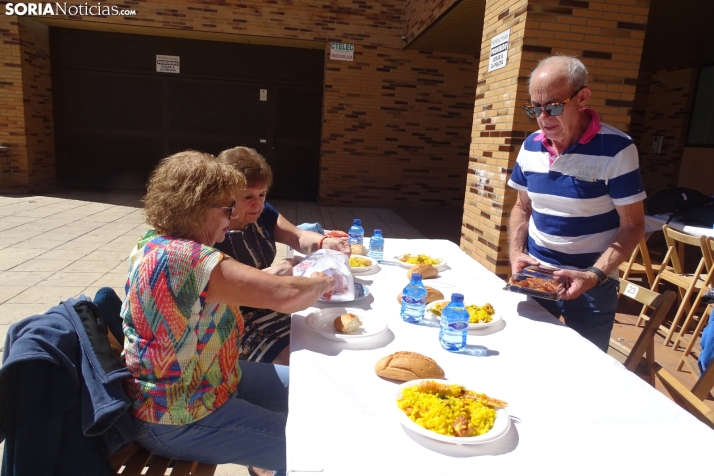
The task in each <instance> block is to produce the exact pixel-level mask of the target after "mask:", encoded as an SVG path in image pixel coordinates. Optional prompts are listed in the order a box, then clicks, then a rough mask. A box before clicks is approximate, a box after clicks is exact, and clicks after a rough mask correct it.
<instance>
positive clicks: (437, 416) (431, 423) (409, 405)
mask: <svg viewBox="0 0 714 476" xmlns="http://www.w3.org/2000/svg"><path fill="white" fill-rule="evenodd" d="M395 403H396V405H395V410H396V411H395V413H396V416H397V419H398V421H399V423H401V424H402V426H404V427H405V428H407V429H408V430H411V431H413V432H415V433H418V434H420V435H423V436H426V437H427V438H431V439H433V440H437V441H442V442H445V443H452V444H456V445H474V444H481V443H487V442H490V441H494V440H497V439H499V438H501V437H502V436H503V435H505V434H506V433H507V432H508V429H509V428H510V427H511V418H510V416H509V415H508V412H506V410H505V408H506V406H507V405H508V403H506V402H504V401H502V400H498V399H496V398H492V397H490V396H488V395H486V394H484V393H479V392H476V391H473V390H470V389H467V388H466V387H465V386H463V385H459V384H455V383H453V382H450V381H448V380H435V379H421V380H412V381H410V382H405V383H403V384H402V385H400V386H399V388H398V389H397V393H396V400H395Z"/></svg>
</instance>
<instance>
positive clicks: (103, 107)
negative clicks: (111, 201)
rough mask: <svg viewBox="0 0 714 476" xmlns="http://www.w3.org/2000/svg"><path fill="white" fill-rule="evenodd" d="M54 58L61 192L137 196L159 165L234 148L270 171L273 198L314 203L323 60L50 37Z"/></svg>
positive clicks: (265, 51)
mask: <svg viewBox="0 0 714 476" xmlns="http://www.w3.org/2000/svg"><path fill="white" fill-rule="evenodd" d="M51 51H52V70H53V87H54V102H55V104H54V105H55V133H56V143H57V168H58V177H59V182H60V184H61V185H62V186H65V187H77V188H95V189H96V188H98V189H104V190H143V188H144V187H145V184H146V180H147V178H148V176H149V173H150V172H151V170H152V169H153V168H154V167H155V166H156V164H157V163H158V162H159V160H161V158H163V157H166V156H168V155H170V154H173V153H175V152H178V151H181V150H186V149H195V150H200V151H203V152H209V153H211V154H218V153H219V152H220V151H222V150H224V149H227V148H230V147H235V146H238V145H243V146H247V147H252V148H255V149H256V150H258V151H259V152H260V153H261V154H263V155H264V156H265V158H266V159H267V160H268V162H269V163H270V165H271V167H272V168H273V174H274V176H275V183H274V185H273V188H272V190H271V193H270V195H271V197H275V198H286V199H305V200H314V199H316V198H317V196H318V177H319V153H320V124H321V114H322V86H323V67H324V52H323V51H322V50H307V49H298V48H285V47H273V46H260V45H245V44H239V43H219V42H210V41H197V40H184V39H178V38H165V37H153V36H140V35H125V34H118V33H104V32H91V31H83V30H70V29H58V28H52V29H51ZM158 54H161V55H172V56H178V57H180V61H181V63H180V73H179V74H176V73H158V72H156V55H158ZM261 91H262V92H261Z"/></svg>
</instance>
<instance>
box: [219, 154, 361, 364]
mask: <svg viewBox="0 0 714 476" xmlns="http://www.w3.org/2000/svg"><path fill="white" fill-rule="evenodd" d="M218 161H219V162H223V163H225V164H228V165H230V166H231V167H233V168H234V169H236V170H237V171H239V172H240V173H242V174H243V175H245V179H246V182H247V186H246V188H245V189H244V190H240V191H238V192H237V195H236V211H235V213H234V214H233V218H232V219H231V225H230V229H231V231H230V233H229V234H228V236H227V237H226V239H225V240H224V241H223V242H222V243H220V244H218V245H217V248H218V249H219V250H221V251H223V252H224V253H226V254H228V255H230V256H232V257H233V258H235V259H237V260H238V261H240V262H241V263H243V264H246V265H248V266H252V267H255V268H258V269H261V270H263V271H265V272H267V273H272V274H279V275H285V276H290V275H292V269H293V265H294V264H296V261H295V260H293V259H284V260H282V261H281V262H280V263H279V264H277V265H275V266H271V264H272V263H273V260H274V259H275V254H276V248H275V243H276V242H278V243H284V244H286V245H288V246H290V247H291V248H294V249H296V250H298V251H300V252H302V253H305V254H308V253H311V252H313V251H316V250H318V249H320V248H327V249H332V250H337V251H341V252H343V253H345V254H346V255H348V256H349V254H350V245H349V243H347V239H346V238H332V237H327V236H324V235H321V234H319V233H315V232H313V231H305V230H301V229H299V228H298V227H296V226H295V225H293V224H292V223H290V221H288V220H287V219H286V218H285V217H284V216H283V215H281V214H280V213H279V212H278V211H277V210H276V209H275V208H273V207H272V206H271V205H270V204H269V203H268V202H266V201H265V198H266V195H267V194H268V189H269V188H270V186H271V185H272V183H273V172H272V170H270V165H268V162H266V160H265V158H264V157H263V156H262V155H260V154H259V153H258V152H257V151H255V150H254V149H250V148H248V147H234V148H232V149H228V150H224V151H223V152H221V153H220V154H219V155H218ZM241 310H242V311H243V318H244V319H245V339H243V344H242V345H241V349H240V358H241V359H245V360H255V361H258V362H273V363H280V364H287V363H288V362H289V355H290V348H289V344H290V314H285V313H282V312H280V311H279V310H278V309H275V308H268V309H255V308H245V307H244V308H241Z"/></svg>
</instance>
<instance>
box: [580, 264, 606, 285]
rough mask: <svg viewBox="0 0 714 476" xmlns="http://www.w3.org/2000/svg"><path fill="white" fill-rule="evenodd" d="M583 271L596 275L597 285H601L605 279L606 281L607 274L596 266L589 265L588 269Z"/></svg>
mask: <svg viewBox="0 0 714 476" xmlns="http://www.w3.org/2000/svg"><path fill="white" fill-rule="evenodd" d="M585 271H590V272H591V273H593V274H594V275H595V276H597V281H598V282H597V285H598V286H601V285H602V284H603V283H604V282H605V281H607V275H606V274H605V273H603V272H602V271H601V270H600V269H598V268H596V267H595V266H590V267H589V268H588V269H586V270H585Z"/></svg>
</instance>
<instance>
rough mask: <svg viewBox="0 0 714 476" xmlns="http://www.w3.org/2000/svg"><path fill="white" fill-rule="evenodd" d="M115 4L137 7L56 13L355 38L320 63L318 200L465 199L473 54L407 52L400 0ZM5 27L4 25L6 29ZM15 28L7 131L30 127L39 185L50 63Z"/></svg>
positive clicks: (67, 23)
mask: <svg viewBox="0 0 714 476" xmlns="http://www.w3.org/2000/svg"><path fill="white" fill-rule="evenodd" d="M438 5H440V3H439V4H438ZM121 8H134V9H136V11H137V16H126V17H121V16H116V17H86V18H82V17H73V18H71V19H68V18H62V19H56V20H62V22H61V24H60V26H62V27H70V28H71V27H82V28H91V29H99V30H102V29H105V30H106V29H109V28H112V29H115V30H116V31H124V30H122V29H123V28H125V27H131V28H133V30H132V32H136V33H143V34H157V35H161V34H163V33H166V34H167V35H172V36H173V35H176V34H180V33H178V32H180V31H191V32H198V33H201V34H202V35H203V36H202V37H203V38H206V39H215V40H218V41H222V40H226V39H227V38H226V36H225V35H226V34H238V35H247V36H244V37H243V38H244V39H247V40H249V41H251V42H256V43H260V42H265V43H268V44H275V42H274V41H272V40H271V39H273V38H277V39H280V40H302V41H311V42H315V43H316V44H319V45H320V46H323V45H324V46H327V44H328V42H330V41H342V42H349V43H354V44H355V48H356V52H357V54H356V60H355V62H337V61H329V60H327V61H326V71H325V96H324V104H323V109H324V111H325V118H324V123H323V136H322V139H323V149H324V150H323V153H322V157H321V175H322V184H321V200H322V201H325V202H326V203H334V204H346V203H350V204H362V205H379V206H384V205H388V204H390V203H391V204H398V203H405V202H406V203H419V204H427V205H429V204H431V205H449V206H459V207H460V206H461V203H462V202H463V188H464V183H465V175H466V163H467V154H468V144H469V141H470V133H471V121H472V118H471V115H472V112H471V111H472V108H473V96H474V94H475V93H474V84H475V82H476V66H475V64H474V63H475V59H474V58H473V57H472V56H460V55H452V54H431V53H428V52H417V51H404V50H402V45H403V42H402V40H401V36H402V35H403V34H404V24H405V2H404V1H403V0H382V1H378V2H363V1H359V2H354V1H348V0H317V1H308V0H300V1H294V2H281V3H280V5H278V4H274V3H267V2H263V1H260V0H248V1H245V2H241V3H240V4H230V5H229V4H225V3H222V2H205V3H202V4H196V3H189V2H176V1H171V2H169V1H168V0H164V1H156V2H150V3H144V2H142V3H134V2H130V3H128V4H122V6H121ZM435 8H436V7H435ZM420 11H421V9H420ZM435 12H436V10H435V11H434V13H435ZM435 14H436V13H435ZM6 18H8V17H4V21H5V22H8V20H5V19H6ZM13 21H14V20H13ZM417 23H418V20H417ZM137 27H150V29H149V28H147V29H146V30H144V29H141V28H138V29H137ZM169 29H170V30H169ZM14 30H15V33H14V35H15V37H17V36H19V33H18V32H17V26H14ZM8 31H9V33H3V34H4V35H8V34H10V35H12V34H13V33H12V31H11V30H8ZM206 32H208V33H215V37H211V36H210V35H209V36H205V33H206ZM22 35H24V36H26V37H27V39H28V41H27V42H26V44H25V43H24V44H23V47H22V48H19V46H18V45H14V46H13V48H14V53H13V54H14V55H15V56H17V59H16V60H14V61H15V63H16V64H20V62H22V65H23V68H22V70H23V73H25V72H26V71H27V73H28V74H29V76H27V77H25V76H23V81H24V83H23V84H24V85H25V86H26V88H25V94H24V95H21V96H19V97H16V98H15V99H16V100H19V101H22V100H23V99H24V100H25V102H26V106H25V112H27V113H29V114H30V116H31V117H30V120H29V121H28V122H27V126H28V127H29V129H28V131H27V134H25V131H24V129H22V127H20V126H19V125H13V126H12V127H11V128H10V129H12V131H11V132H10V133H11V134H12V135H13V136H15V137H25V136H27V137H28V142H31V143H32V144H31V146H30V148H31V149H32V151H30V150H29V149H28V151H26V152H24V153H21V154H20V156H22V157H24V165H23V166H24V168H25V169H28V168H30V162H28V160H30V159H28V154H30V153H31V154H33V157H35V159H32V160H34V161H35V162H33V163H32V165H33V168H32V170H33V171H34V172H33V173H35V174H36V173H37V172H39V170H40V169H42V170H43V171H45V172H48V173H47V174H46V175H43V174H39V175H36V176H35V175H33V173H30V174H29V175H28V179H29V176H32V177H33V180H34V179H36V180H37V181H38V183H39V182H43V181H45V180H46V179H48V178H49V175H51V174H53V173H54V164H52V163H51V160H50V155H53V152H52V151H51V149H50V147H48V143H49V142H52V141H51V140H50V136H49V135H48V129H47V127H48V126H50V125H51V122H47V118H51V117H52V110H51V98H49V99H50V100H49V101H45V99H47V97H45V96H42V94H45V92H44V91H46V90H47V87H46V86H47V84H49V83H47V81H48V80H49V78H50V71H49V67H48V66H49V65H45V64H44V60H43V59H42V58H43V55H44V54H45V52H44V50H43V48H44V45H42V44H41V43H42V42H41V41H39V40H40V37H41V32H40V29H38V28H30V27H29V26H28V27H24V28H23V30H22ZM259 37H263V38H262V39H261V38H259ZM278 44H279V43H278ZM4 50H5V49H3V51H4ZM21 53H22V54H21ZM3 54H4V53H3ZM20 56H22V58H20ZM45 66H47V67H46V68H45ZM3 67H5V66H3ZM43 68H44V69H43ZM18 78H19V76H18ZM18 84H19V83H18ZM28 86H29V88H28ZM16 93H17V91H16ZM12 104H13V102H12V98H9V97H7V98H0V107H2V106H4V105H8V106H12ZM21 113H22V111H21ZM50 120H51V119H50ZM48 141H49V142H48ZM23 154H24V155H23ZM30 161H31V160H30ZM35 165H36V166H37V167H34V166H35ZM427 170H428V171H431V173H429V172H427ZM382 173H385V174H393V175H394V176H396V177H398V178H400V179H402V180H403V181H402V182H400V183H398V184H397V185H396V186H395V185H394V180H393V179H394V176H387V175H383V176H380V174H382ZM385 177H386V178H385ZM43 183H44V182H43ZM356 191H357V192H356Z"/></svg>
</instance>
